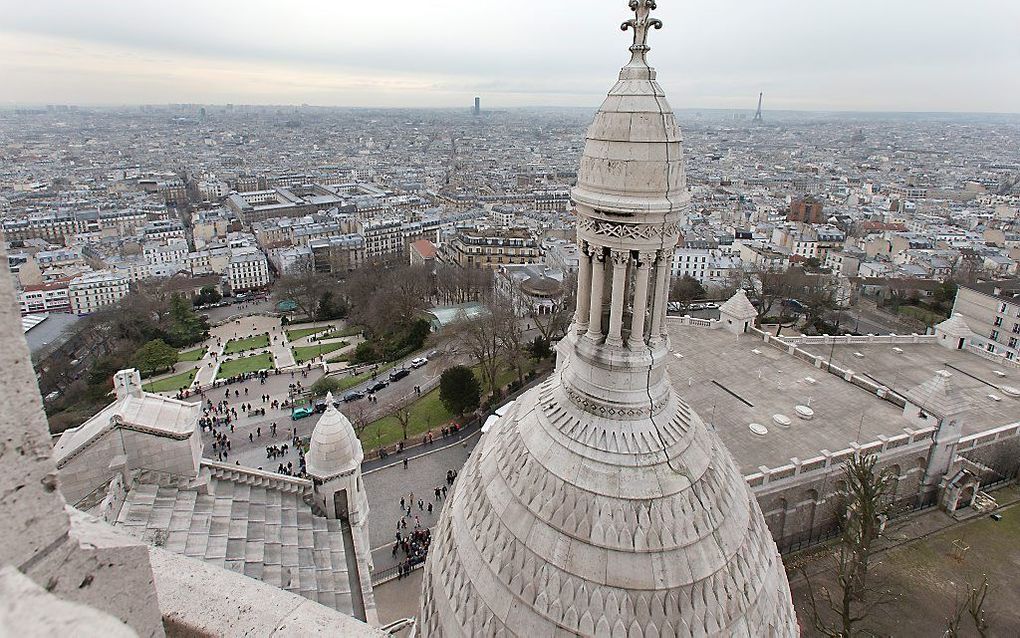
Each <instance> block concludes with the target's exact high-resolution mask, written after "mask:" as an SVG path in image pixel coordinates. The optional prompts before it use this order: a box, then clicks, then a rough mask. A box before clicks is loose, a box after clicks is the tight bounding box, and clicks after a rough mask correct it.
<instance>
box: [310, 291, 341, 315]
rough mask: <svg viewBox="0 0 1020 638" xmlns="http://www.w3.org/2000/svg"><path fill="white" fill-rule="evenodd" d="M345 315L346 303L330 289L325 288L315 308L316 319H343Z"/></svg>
mask: <svg viewBox="0 0 1020 638" xmlns="http://www.w3.org/2000/svg"><path fill="white" fill-rule="evenodd" d="M346 316H347V304H346V303H345V302H344V300H343V299H342V298H340V297H339V296H338V295H337V294H336V293H335V292H333V291H332V290H326V291H324V292H323V293H322V296H320V297H319V305H318V307H317V308H316V309H315V319H316V320H317V321H329V320H331V319H343V318H344V317H346Z"/></svg>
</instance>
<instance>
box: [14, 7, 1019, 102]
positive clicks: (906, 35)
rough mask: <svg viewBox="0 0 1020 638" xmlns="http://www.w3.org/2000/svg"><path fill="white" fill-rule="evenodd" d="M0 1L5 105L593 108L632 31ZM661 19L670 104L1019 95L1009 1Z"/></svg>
mask: <svg viewBox="0 0 1020 638" xmlns="http://www.w3.org/2000/svg"><path fill="white" fill-rule="evenodd" d="M0 6H2V7H3V10H4V12H5V15H6V17H7V20H5V24H4V26H2V27H0V33H2V34H3V37H2V38H0V75H2V76H3V77H5V78H6V82H5V93H6V98H5V99H4V100H3V102H0V105H5V106H12V105H20V104H46V103H71V104H83V105H119V104H146V103H167V102H170V103H181V102H184V103H210V104H220V103H250V104H281V105H290V104H310V105H314V106H341V107H343V106H350V107H412V108H413V107H460V106H464V107H465V108H470V104H471V100H472V99H473V97H474V96H476V95H480V96H482V105H483V108H485V107H488V108H504V107H518V106H578V107H594V106H596V105H597V104H598V103H599V101H600V100H601V98H602V96H603V88H604V87H602V83H603V81H602V78H603V77H604V75H605V72H606V71H607V70H611V69H613V68H617V67H618V66H619V64H620V62H621V60H620V58H622V57H623V52H621V49H622V48H623V47H624V46H625V44H626V40H627V38H628V37H629V36H627V35H626V34H623V33H619V32H616V33H614V32H613V31H612V30H605V29H597V28H593V27H591V25H596V24H598V25H601V24H605V23H606V22H607V21H609V22H616V21H618V20H619V11H618V9H619V7H618V6H617V3H610V2H605V3H600V4H598V5H597V6H590V5H589V4H586V3H582V2H578V1H574V0H570V1H567V2H560V3H556V4H550V3H539V2H537V1H532V0H525V1H523V2H519V3H514V6H512V7H511V6H508V5H504V4H492V3H474V4H467V5H465V4H464V3H456V2H450V1H446V0H443V1H439V2H433V3H428V4H427V6H426V5H424V4H423V3H412V2H409V1H407V0H394V1H393V2H390V3H388V4H387V5H386V7H382V8H379V7H376V6H375V5H365V6H362V5H358V6H349V3H344V4H343V6H331V5H328V4H325V3H314V4H312V3H305V4H303V5H302V10H301V11H300V12H290V13H285V12H283V11H281V10H279V9H278V8H277V7H276V6H275V5H272V4H270V3H258V2H257V3H254V4H253V3H248V4H246V5H245V9H244V11H239V10H238V7H237V5H233V4H230V3H219V4H216V5H213V6H200V5H198V4H197V3H192V2H184V3H180V4H178V5H174V7H173V8H172V9H171V8H169V7H166V6H153V5H147V6H143V7H142V8H140V9H139V8H138V7H137V5H135V4H128V3H125V2H123V1H122V0H109V1H107V2H103V3H101V4H100V5H99V6H100V8H101V10H98V11H97V10H96V6H97V5H96V4H94V3H92V4H89V5H88V6H85V5H78V4H74V3H63V2H43V3H35V4H24V3H13V2H9V1H7V0H4V2H2V3H0ZM658 14H659V15H660V16H661V17H662V19H663V20H664V21H666V23H667V24H668V25H669V27H670V29H669V30H668V31H664V32H662V33H661V34H656V36H657V37H655V38H654V39H653V41H652V47H653V51H652V53H651V61H652V63H653V65H655V66H657V67H658V68H660V69H663V70H668V73H664V74H663V78H662V84H663V87H664V89H665V90H666V92H667V93H668V94H670V95H671V96H673V102H674V104H673V106H674V107H675V108H677V109H685V108H705V109H713V108H719V109H746V110H749V111H752V112H753V110H754V107H755V104H756V100H757V93H758V92H759V91H764V92H765V109H766V111H768V110H804V111H876V112H894V111H912V112H991V113H1015V112H1018V111H1020V86H1017V85H1015V83H1014V84H1011V83H1008V82H1005V81H1003V80H1004V79H1005V78H1008V77H1010V73H1011V72H1012V69H1015V68H1016V66H1017V63H1018V62H1020V45H1018V44H1017V39H1016V38H1015V37H1012V34H1011V29H1012V26H1011V25H1015V24H1016V23H1017V19H1018V18H1020V7H1017V6H1013V5H1009V4H1007V3H1006V2H1001V1H998V2H996V1H993V0H981V1H978V2H974V3H970V4H969V5H968V6H967V14H966V15H965V16H962V17H963V18H965V19H966V24H975V25H976V24H980V25H981V29H980V32H978V30H977V29H976V28H975V29H969V28H967V27H963V28H961V27H960V26H959V25H960V24H961V14H960V4H959V3H957V2H950V1H948V0H942V1H939V2H925V3H922V2H920V1H908V2H901V3H897V4H896V5H895V6H885V5H880V4H879V3H878V2H875V1H873V0H868V1H866V2H862V3H856V4H855V5H854V6H846V7H834V6H831V5H823V4H822V3H815V4H813V5H805V6H801V5H800V4H799V3H796V2H794V1H793V0H782V1H781V2H774V3H768V5H765V4H763V3H750V2H732V3H727V4H723V5H711V4H710V3H708V2H706V1H702V0H699V1H698V2H668V1H667V2H663V3H661V6H660V9H659V11H658ZM736 17H739V19H736ZM574 32H577V33H582V32H583V33H595V34H597V35H596V36H595V37H592V38H585V39H584V40H583V41H576V40H575V39H573V38H571V37H570V34H571V33H574Z"/></svg>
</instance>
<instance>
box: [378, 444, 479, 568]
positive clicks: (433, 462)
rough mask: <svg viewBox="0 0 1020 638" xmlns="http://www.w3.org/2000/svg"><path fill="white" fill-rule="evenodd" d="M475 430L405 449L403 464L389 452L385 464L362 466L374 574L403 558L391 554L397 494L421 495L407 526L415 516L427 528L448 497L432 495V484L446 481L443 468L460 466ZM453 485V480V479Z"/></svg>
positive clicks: (411, 525)
mask: <svg viewBox="0 0 1020 638" xmlns="http://www.w3.org/2000/svg"><path fill="white" fill-rule="evenodd" d="M478 438H479V437H478V431H477V430H476V431H475V432H474V433H470V434H468V435H467V437H466V438H462V439H457V440H454V441H453V442H452V443H451V442H449V441H444V440H443V439H439V440H438V441H436V443H435V444H433V446H431V449H429V448H424V449H423V448H416V449H415V450H412V451H410V452H409V460H408V464H407V468H404V463H403V459H400V460H395V461H394V457H393V456H391V457H389V458H388V459H386V460H387V461H391V463H390V464H389V465H386V466H383V467H378V468H376V469H371V470H366V471H365V473H364V475H363V476H364V481H365V490H366V491H367V492H368V505H369V509H370V512H369V515H368V528H369V529H368V534H369V539H370V542H371V544H372V558H373V560H374V562H375V572H374V573H375V574H376V575H377V576H384V575H385V574H384V572H387V571H388V570H392V569H393V568H395V567H396V566H397V564H398V563H399V562H400V561H401V560H402V559H403V556H402V555H401V554H400V552H398V553H397V555H396V557H394V555H393V553H392V549H393V543H394V534H395V533H396V531H397V527H396V524H397V521H399V520H401V516H402V513H401V510H400V498H401V496H404V497H409V496H410V494H411V493H412V492H413V493H414V498H415V501H417V500H419V499H421V500H422V501H423V504H424V505H425V507H424V508H422V509H420V510H419V508H418V505H417V503H415V504H414V505H413V506H412V514H411V516H410V517H408V518H407V528H406V529H405V530H402V531H404V532H410V531H412V530H413V529H414V522H415V516H417V517H418V520H419V522H420V523H421V526H422V527H428V528H431V527H433V526H434V525H435V524H436V521H438V520H439V513H440V512H441V511H442V508H443V506H444V505H445V503H446V502H447V501H448V500H449V499H450V496H451V493H450V492H449V491H448V492H447V495H446V498H445V499H443V498H440V499H439V500H438V501H437V500H436V498H435V492H434V490H435V488H437V487H442V486H444V485H446V472H447V470H451V469H452V470H457V471H458V472H459V471H460V469H461V468H462V467H464V462H465V461H467V458H468V456H469V455H470V454H471V450H473V449H474V447H475V445H476V444H477V443H478ZM416 452H417V453H416ZM454 487H456V482H455V483H454ZM429 503H431V504H432V513H431V514H429V513H428V510H427V508H428V504H429Z"/></svg>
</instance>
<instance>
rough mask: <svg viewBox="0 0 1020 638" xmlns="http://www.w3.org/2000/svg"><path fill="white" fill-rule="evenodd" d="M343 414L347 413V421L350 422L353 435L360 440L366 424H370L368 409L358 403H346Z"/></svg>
mask: <svg viewBox="0 0 1020 638" xmlns="http://www.w3.org/2000/svg"><path fill="white" fill-rule="evenodd" d="M344 412H346V413H347V419H348V420H349V421H350V422H351V426H352V427H354V433H355V434H357V435H358V438H359V439H360V438H361V433H362V432H364V431H365V428H367V427H368V424H369V423H371V418H370V416H371V415H370V414H369V410H368V407H367V406H366V405H365V404H364V403H362V402H360V401H355V402H353V403H348V404H347V405H346V406H345V407H344Z"/></svg>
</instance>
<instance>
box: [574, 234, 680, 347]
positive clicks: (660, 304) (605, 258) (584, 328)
mask: <svg viewBox="0 0 1020 638" xmlns="http://www.w3.org/2000/svg"><path fill="white" fill-rule="evenodd" d="M578 243H579V249H580V250H579V253H578V254H579V264H578V275H577V308H576V311H575V315H574V327H575V330H576V331H577V333H578V335H581V336H583V337H584V338H585V339H587V340H589V341H591V342H593V343H595V344H601V345H604V346H608V347H611V348H627V349H630V350H635V349H639V350H645V349H647V348H648V347H649V346H655V345H657V344H658V342H659V341H660V340H661V339H662V338H663V335H664V331H665V319H666V303H667V301H668V289H669V280H670V278H669V275H670V268H671V262H672V257H673V250H672V248H654V247H651V248H649V247H635V248H627V247H619V246H618V245H615V246H607V245H604V244H603V243H600V242H598V241H589V240H584V239H582V240H579V242H578ZM674 243H675V240H674Z"/></svg>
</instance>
